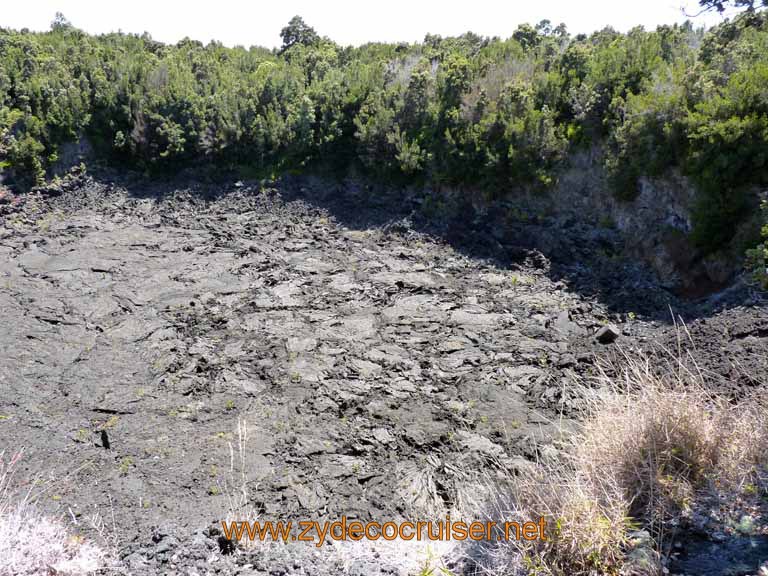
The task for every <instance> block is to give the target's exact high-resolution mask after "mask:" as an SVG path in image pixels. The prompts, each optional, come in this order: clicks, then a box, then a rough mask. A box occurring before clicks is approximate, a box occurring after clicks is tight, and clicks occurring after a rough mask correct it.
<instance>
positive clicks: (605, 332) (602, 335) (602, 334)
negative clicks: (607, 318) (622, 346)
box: [595, 324, 621, 344]
mask: <svg viewBox="0 0 768 576" xmlns="http://www.w3.org/2000/svg"><path fill="white" fill-rule="evenodd" d="M620 335H621V332H619V329H618V328H616V326H613V325H611V324H609V325H608V326H603V327H602V328H600V330H598V331H597V332H596V333H595V340H597V341H598V342H600V344H611V343H613V342H615V341H616V340H617V339H618V337H619V336H620Z"/></svg>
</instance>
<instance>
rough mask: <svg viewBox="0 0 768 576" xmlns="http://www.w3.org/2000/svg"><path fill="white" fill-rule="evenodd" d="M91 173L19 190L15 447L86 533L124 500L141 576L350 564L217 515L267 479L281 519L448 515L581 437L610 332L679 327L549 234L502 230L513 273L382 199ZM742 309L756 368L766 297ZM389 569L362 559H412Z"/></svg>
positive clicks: (745, 346)
mask: <svg viewBox="0 0 768 576" xmlns="http://www.w3.org/2000/svg"><path fill="white" fill-rule="evenodd" d="M67 186H68V189H67V190H66V191H64V192H63V193H60V192H61V191H60V190H49V191H48V192H47V193H45V192H41V193H37V194H31V195H29V196H28V197H26V198H25V199H24V200H23V201H17V202H14V203H12V204H5V205H3V207H2V209H3V211H4V212H3V218H4V219H3V223H2V227H0V324H1V325H2V326H3V330H2V331H0V350H1V351H2V352H0V390H1V393H0V438H2V439H3V440H2V442H0V450H2V449H6V450H11V449H13V448H14V447H16V446H25V447H26V448H27V454H26V458H25V460H24V462H25V463H26V466H27V467H28V468H27V470H25V471H24V473H25V474H26V475H28V476H29V477H32V476H34V474H35V473H42V474H44V475H45V477H46V478H49V479H50V480H51V484H50V488H49V490H48V492H47V494H48V496H50V498H49V500H50V505H51V506H52V507H55V508H57V509H59V510H63V511H71V516H72V517H74V518H78V519H80V521H79V524H81V525H82V526H85V528H84V529H86V530H87V522H85V519H87V518H88V517H89V516H90V515H92V514H93V513H99V514H101V515H102V516H103V517H105V518H108V519H109V521H108V522H107V524H108V525H110V526H111V528H110V530H111V532H112V533H113V536H114V537H115V540H116V542H117V543H118V544H117V549H118V554H117V556H118V559H119V560H120V562H121V564H122V567H121V568H116V569H115V570H117V571H122V572H124V573H130V574H157V573H168V574H207V573H223V574H228V573H235V572H233V571H234V570H235V569H236V567H237V566H240V568H238V569H239V570H241V572H239V573H243V574H250V573H255V574H286V573H307V574H309V573H312V574H318V573H329V574H333V573H338V572H339V570H340V566H341V565H342V564H344V562H346V565H347V567H349V566H348V565H349V562H348V560H349V559H348V558H347V559H346V560H344V561H343V560H340V559H337V561H334V562H335V563H334V562H331V561H330V560H328V558H327V557H325V559H324V560H322V561H320V560H318V559H317V555H318V554H320V552H319V551H317V550H316V549H314V547H312V546H311V545H309V544H304V543H295V544H292V545H289V546H278V547H263V548H262V549H260V550H259V551H258V552H256V553H255V554H251V555H242V556H241V555H234V556H233V555H226V554H225V552H226V551H227V550H226V549H222V547H221V546H220V538H219V536H220V533H219V532H218V530H217V528H216V523H217V522H218V521H219V520H221V519H223V518H225V517H226V516H227V514H228V511H229V510H230V509H231V507H232V502H233V500H237V498H238V495H239V494H241V493H242V490H245V493H246V495H247V500H248V504H249V506H250V507H252V508H253V509H254V510H255V511H256V512H257V513H258V514H259V515H260V517H261V518H262V519H270V520H277V519H283V520H294V521H297V520H300V519H305V518H309V519H329V520H336V519H338V518H339V517H341V516H342V515H345V516H346V517H347V518H349V519H355V518H357V519H361V520H377V521H381V522H383V521H386V520H397V519H405V518H413V516H414V515H417V514H420V515H421V516H422V517H431V516H432V515H434V514H441V513H444V512H445V511H448V510H450V509H451V508H452V507H453V506H454V505H455V504H456V503H457V502H459V501H460V500H461V498H462V494H463V492H462V491H463V490H466V489H467V487H468V486H470V485H471V481H472V480H474V479H476V478H477V476H478V475H483V474H490V475H493V474H514V473H515V472H516V471H517V470H519V469H520V468H521V467H524V466H526V463H527V462H530V461H531V460H535V459H546V458H550V457H553V455H555V454H557V449H558V446H559V442H560V435H561V433H562V431H563V430H565V431H567V430H568V429H569V428H570V427H573V426H575V425H576V420H577V417H578V407H579V400H580V398H579V396H578V394H577V393H576V392H575V388H574V383H575V382H576V380H577V379H578V378H579V377H580V376H586V375H588V374H590V373H591V371H592V370H593V363H594V358H595V354H596V353H598V354H600V353H602V352H603V351H605V350H606V349H608V348H612V347H613V346H615V344H599V343H598V342H597V341H596V340H595V338H594V334H595V333H596V331H597V330H598V329H600V328H601V327H603V326H604V325H606V324H608V323H613V324H615V325H616V326H617V330H616V334H615V335H616V336H617V337H618V340H617V342H618V343H619V344H623V345H625V346H626V347H629V348H631V347H649V346H651V345H652V343H653V342H655V341H656V340H657V339H659V338H661V339H663V338H670V336H669V335H668V334H669V331H670V327H669V326H665V325H664V324H663V323H660V322H658V321H646V320H644V319H643V318H642V317H635V316H634V315H627V314H625V313H621V314H620V313H617V312H615V311H611V310H610V309H609V308H608V307H607V306H606V305H605V304H604V303H603V302H602V301H601V300H600V299H599V298H598V297H597V296H595V295H591V296H589V297H587V296H585V295H584V294H582V293H579V292H578V291H576V290H574V289H573V288H569V284H568V282H567V281H566V279H565V278H564V277H563V276H559V277H558V275H556V274H553V273H552V268H551V266H550V263H549V261H548V259H547V258H545V257H543V256H542V255H541V253H540V252H537V251H536V250H531V249H528V248H525V249H523V248H520V249H514V250H511V249H510V250H511V252H510V251H509V250H507V248H508V247H506V246H501V245H499V246H501V250H502V251H505V253H514V254H515V255H516V258H515V261H514V262H512V261H509V262H507V263H505V264H503V265H500V264H499V261H498V260H493V259H491V258H485V257H478V255H477V254H476V253H473V251H472V250H467V249H465V248H466V246H467V245H468V244H467V242H466V240H467V238H469V236H468V234H470V235H471V230H470V231H469V232H468V231H467V230H464V229H461V230H459V232H460V233H457V234H458V236H459V237H460V238H461V239H462V241H461V242H459V243H456V244H455V247H452V246H451V245H449V244H448V243H447V242H445V241H444V240H440V239H438V238H435V237H434V236H433V235H429V234H427V233H425V232H423V231H419V230H418V229H417V228H414V227H413V226H412V225H411V224H410V223H409V221H408V219H407V217H408V215H409V212H408V211H407V210H406V211H405V213H403V212H402V210H399V209H393V208H392V206H391V205H387V203H386V202H384V201H382V199H381V198H378V199H375V201H371V199H370V198H368V199H365V198H362V199H361V197H360V194H358V193H351V192H350V193H349V194H347V193H346V192H343V191H336V194H335V195H329V194H328V193H317V194H315V193H314V192H313V191H312V190H308V189H306V188H302V187H301V186H298V185H286V186H285V187H284V188H280V189H276V188H261V187H257V186H253V187H249V186H243V185H240V184H238V185H237V186H235V185H230V186H218V187H216V188H215V193H213V192H211V190H209V189H207V188H206V187H204V186H201V185H194V186H186V187H184V186H169V187H167V188H163V187H162V186H160V185H152V186H150V185H145V184H141V185H135V184H130V183H128V184H127V185H126V186H123V185H118V184H114V183H108V182H100V181H94V180H92V179H89V178H81V179H79V180H77V181H74V182H73V183H70V184H69V185H67ZM153 186H154V187H153ZM136 190H140V192H136ZM356 210H357V212H355V211H356ZM362 211H367V212H366V218H362V217H361V213H362ZM354 215H356V216H358V217H360V218H358V219H356V218H355V217H353V216H354ZM403 218H405V220H403ZM403 222H405V223H403ZM577 232H578V231H571V232H568V231H563V235H564V236H563V238H565V239H568V238H571V239H572V240H573V242H578V237H572V236H568V234H576V233H577ZM578 233H580V232H578ZM448 239H449V240H450V235H449V237H448ZM481 239H482V236H481V235H480V236H478V235H474V236H472V243H473V244H472V245H476V244H478V243H480V242H481ZM496 243H497V244H498V241H496ZM573 266H576V267H578V266H580V267H581V268H580V269H581V270H582V273H584V274H587V273H588V272H589V267H588V266H589V263H583V262H575V263H573ZM643 282H645V283H646V285H647V286H651V289H652V290H654V292H653V294H652V295H651V296H648V295H647V294H646V295H644V296H642V298H648V299H649V300H648V301H653V302H656V301H657V300H664V298H665V297H666V292H665V291H664V290H663V289H661V288H654V287H653V284H652V282H649V281H647V280H643ZM649 290H650V289H649ZM598 295H599V294H598ZM734 310H735V311H734ZM734 310H731V312H730V314H731V315H732V316H733V315H736V318H737V320H736V324H738V326H748V328H746V329H745V330H746V331H745V332H744V331H742V332H743V333H742V332H733V331H731V332H730V334H731V340H730V342H731V343H732V345H733V346H734V347H735V348H734V349H738V350H737V353H743V358H746V359H750V360H749V361H750V362H753V364H750V366H752V367H753V371H752V372H753V376H754V377H755V380H756V381H757V380H759V374H755V373H754V372H755V371H757V370H765V358H766V355H765V352H766V351H767V350H766V343H767V342H768V332H766V330H765V326H766V323H765V318H766V316H765V311H764V308H761V307H759V306H753V307H751V308H739V309H734ZM732 316H728V317H727V318H726V319H725V320H724V321H723V322H725V323H726V324H727V323H728V322H733V318H732ZM723 322H721V319H720V316H718V315H712V316H711V317H710V318H708V319H704V320H701V321H700V324H701V325H705V324H706V327H707V328H706V329H702V330H704V331H705V332H706V330H712V331H714V332H718V331H719V330H721V327H722V326H724V325H725V324H724V323H723ZM698 325H699V324H697V326H698ZM692 333H693V334H694V335H695V334H696V332H695V330H694V331H692ZM704 339H705V340H706V341H709V336H707V335H706V334H704ZM605 341H606V342H609V341H613V338H608V339H606V340H605ZM731 352H732V351H730V352H729V356H730V357H734V356H732V355H731ZM706 353H707V354H708V355H709V356H711V357H712V362H713V364H716V363H717V362H726V360H725V359H724V358H723V352H722V350H721V349H720V348H718V347H716V346H712V347H710V348H707V352H706ZM761 354H762V356H761ZM718 359H719V360H718ZM746 361H747V360H745V362H746ZM238 431H239V433H238ZM541 446H543V448H542V447H541ZM69 515H70V514H69V512H68V516H69ZM113 518H114V521H113V520H112V519H113ZM299 544H300V545H299ZM225 548H226V547H225ZM371 562H372V561H371V560H370V559H368V560H365V561H363V563H362V565H361V566H358V567H357V568H354V566H353V568H354V570H359V571H360V572H359V573H366V574H373V573H379V572H380V573H388V572H387V571H388V570H389V571H390V572H391V571H392V570H395V568H393V567H391V566H390V567H387V564H386V562H384V561H381V562H377V563H371ZM353 564H354V562H353ZM354 570H353V571H354Z"/></svg>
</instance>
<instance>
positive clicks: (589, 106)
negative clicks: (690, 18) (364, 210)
mask: <svg viewBox="0 0 768 576" xmlns="http://www.w3.org/2000/svg"><path fill="white" fill-rule="evenodd" d="M736 4H737V5H738V6H742V7H746V8H747V9H746V10H744V11H743V12H742V13H741V14H740V15H739V16H737V17H736V18H735V19H734V20H733V21H726V22H724V23H723V24H721V25H719V26H717V27H715V28H713V29H711V30H709V31H706V32H705V31H704V30H701V29H694V28H693V26H692V25H691V24H690V23H686V24H683V25H674V26H660V27H658V28H657V29H656V30H655V31H646V30H644V29H642V28H639V27H638V28H635V29H632V30H630V31H629V32H628V33H626V34H622V33H618V32H616V31H614V30H612V29H610V28H606V29H603V30H600V31H598V32H595V33H593V34H591V35H589V36H587V35H583V34H582V35H577V36H572V35H570V34H569V33H568V31H567V28H566V26H565V25H563V24H561V25H558V26H553V25H552V23H551V22H549V21H547V20H544V21H542V22H539V23H538V24H537V25H536V26H530V25H527V24H526V25H521V26H519V27H518V28H517V30H515V31H514V33H513V34H512V36H511V37H510V38H508V39H500V38H485V37H481V36H478V35H475V34H472V33H466V34H464V35H462V36H458V37H451V38H442V37H440V36H436V35H427V36H426V37H425V39H424V41H423V42H422V43H420V44H405V43H401V44H381V43H370V44H366V45H363V46H360V47H342V46H339V45H337V44H336V43H334V42H333V41H332V40H330V39H328V38H325V37H322V36H320V35H319V34H318V33H317V32H315V30H313V29H312V28H311V27H310V26H309V25H307V24H306V23H305V22H304V21H303V20H302V19H301V18H299V17H296V18H294V19H292V20H291V22H289V24H288V25H287V26H286V27H285V28H284V29H283V30H282V33H281V35H282V38H283V41H284V43H283V46H282V47H281V48H280V49H276V50H268V49H265V48H259V47H251V48H249V49H246V48H243V47H239V46H238V47H234V48H227V47H224V46H223V45H221V44H220V43H216V42H211V43H209V44H208V45H203V44H202V43H200V42H197V41H193V40H189V39H185V40H182V41H181V42H179V43H177V44H176V45H165V44H162V43H159V42H156V41H154V40H152V38H151V37H150V36H149V35H147V34H144V35H141V36H138V35H127V34H121V33H117V34H106V35H100V36H91V35H88V34H86V33H84V32H83V31H81V30H78V29H77V28H75V27H74V26H73V25H72V24H70V23H69V22H68V21H67V20H66V19H65V18H64V17H63V16H62V15H61V14H59V15H57V17H56V19H55V20H54V22H53V23H52V26H51V30H50V31H49V32H46V33H32V32H29V31H24V30H23V31H13V30H7V29H0V167H1V168H5V169H6V181H7V182H10V183H11V184H13V185H15V186H16V187H18V188H20V189H23V188H26V187H29V186H32V185H35V184H38V183H40V182H41V181H42V180H43V179H44V178H45V176H46V173H47V172H49V171H50V169H51V167H52V166H53V165H55V164H56V162H57V160H58V159H59V155H60V153H61V152H62V149H61V145H62V144H63V143H65V142H69V141H76V140H77V139H79V138H81V137H82V136H83V135H87V136H88V140H89V142H91V143H92V144H93V147H94V148H95V152H96V154H97V155H98V156H99V157H101V158H103V159H105V160H108V161H109V162H112V163H116V164H125V165H129V166H132V167H137V168H140V169H143V170H146V171H149V172H153V173H154V172H158V171H165V170H178V169H180V168H182V167H184V166H189V165H193V164H194V165H197V166H200V165H208V166H210V167H212V168H215V169H241V170H248V172H249V173H251V174H263V175H268V174H273V173H276V172H281V171H285V170H294V169H303V168H307V167H312V168H313V169H324V170H331V171H333V172H346V171H347V170H349V169H350V168H352V169H354V170H357V171H359V172H363V173H365V174H367V175H368V176H369V177H374V178H386V179H388V180H390V181H396V182H413V183H423V182H430V183H433V184H449V185H456V186H472V187H476V188H482V189H484V190H486V191H488V193H490V194H492V195H499V194H501V193H506V192H508V191H510V190H514V189H516V188H528V189H530V188H546V187H548V186H550V185H551V184H552V183H553V182H554V181H555V180H556V178H557V174H558V169H559V168H560V166H561V164H562V162H563V160H564V158H566V156H567V153H568V152H569V151H574V150H577V149H579V148H583V147H588V146H592V145H595V144H599V145H600V146H601V147H602V149H603V150H604V152H605V154H604V162H605V167H606V170H607V173H608V175H609V178H610V181H611V183H612V185H613V187H614V189H615V191H616V194H617V195H618V196H619V197H621V198H627V199H629V198H632V197H633V196H634V195H635V194H636V193H637V188H638V185H637V183H638V178H639V177H640V176H643V175H647V176H659V175H662V174H664V173H665V172H666V171H668V170H670V169H672V168H677V169H679V170H680V171H682V172H683V173H684V174H687V175H688V176H689V177H690V178H691V180H692V181H693V182H694V183H695V184H696V186H697V188H698V190H699V192H700V194H699V200H698V206H697V208H696V211H695V224H696V228H695V231H694V238H695V240H696V241H697V242H698V244H699V245H700V246H701V247H702V248H703V249H704V250H716V249H718V248H719V247H721V246H722V245H723V244H724V243H726V242H728V241H729V240H730V239H731V237H732V236H733V234H734V231H735V228H736V224H737V223H738V222H739V221H740V220H741V219H742V218H743V217H744V216H745V214H746V213H747V212H748V211H749V206H750V203H749V202H748V194H747V192H748V191H749V190H752V189H754V188H755V187H759V186H764V185H766V184H767V183H768V93H767V92H766V89H765V86H767V85H768V13H766V11H764V10H760V9H759V8H761V7H762V0H758V1H757V2H744V1H742V0H738V1H737V2H736ZM702 5H703V6H704V7H705V8H710V9H721V8H722V6H723V3H722V2H709V1H704V2H702Z"/></svg>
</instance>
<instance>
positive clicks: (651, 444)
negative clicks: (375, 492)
mask: <svg viewBox="0 0 768 576" xmlns="http://www.w3.org/2000/svg"><path fill="white" fill-rule="evenodd" d="M691 364H692V363H690V362H687V363H684V362H681V361H678V360H673V361H671V362H669V366H668V367H667V368H665V369H664V370H658V369H654V367H655V364H654V363H653V362H651V361H650V360H649V359H647V358H646V359H637V358H634V359H632V358H628V357H623V358H621V359H620V361H619V362H617V363H613V364H610V365H609V364H606V365H604V366H603V367H602V370H601V372H600V375H599V376H598V381H599V384H601V386H600V387H599V388H600V389H602V390H603V393H602V394H599V395H597V394H596V395H593V397H592V400H591V416H590V417H589V418H588V419H587V420H586V422H585V424H584V427H583V429H582V431H581V433H580V434H578V435H576V436H575V437H574V438H573V439H572V446H571V449H570V451H569V453H568V456H567V458H565V459H563V461H562V462H560V463H559V464H555V465H552V464H550V465H548V466H545V465H537V466H535V467H533V468H532V470H531V472H530V473H527V474H523V475H522V476H520V477H517V478H514V479H511V480H510V482H509V483H508V484H507V485H505V486H503V487H499V486H496V487H495V490H494V494H493V497H492V498H491V500H490V501H491V505H490V509H489V514H488V515H489V516H491V517H495V518H497V519H499V520H502V521H504V520H530V519H534V518H538V517H539V516H544V517H545V518H546V519H547V526H548V527H549V528H550V539H549V540H548V541H547V542H534V543H529V542H508V543H483V544H482V545H479V546H478V545H476V546H474V547H473V549H472V550H470V551H469V556H470V557H471V559H472V562H473V563H474V565H475V567H476V571H477V572H478V573H487V574H553V575H555V574H558V575H568V576H576V575H581V574H638V575H639V574H645V575H650V574H657V573H660V572H659V570H660V564H659V562H658V558H659V557H661V555H663V554H664V553H665V552H666V551H667V549H668V548H667V547H668V545H669V544H670V543H671V539H672V537H673V536H674V533H675V531H676V530H678V528H679V527H680V526H682V525H684V524H685V522H686V521H687V520H688V519H690V518H691V517H692V515H693V514H695V513H706V512H707V510H706V507H707V506H710V505H711V503H712V502H718V503H719V504H720V505H721V506H722V504H723V503H724V502H726V503H728V502H736V501H737V500H739V499H742V498H743V497H744V496H745V495H757V497H758V498H759V494H768V399H767V398H766V394H765V393H763V394H762V396H760V395H754V396H752V397H749V398H745V399H743V400H741V401H739V402H732V401H729V399H726V398H723V397H718V396H715V395H713V394H710V393H708V392H707V390H706V389H705V387H704V385H703V382H704V379H703V377H702V376H701V374H699V373H698V372H697V371H696V370H695V368H694V369H690V368H688V367H687V366H689V365H691ZM694 366H695V365H694ZM719 513H720V514H721V517H727V516H728V510H725V511H724V514H723V510H720V511H719ZM732 515H733V516H735V517H738V516H737V515H738V511H737V510H735V509H734V510H733V511H732ZM639 529H642V530H645V531H646V532H647V533H648V534H650V537H651V539H652V541H651V546H649V547H648V548H647V549H646V550H645V551H644V555H640V554H638V553H635V554H634V556H635V558H636V559H640V558H641V556H642V558H643V560H642V561H641V560H635V561H633V562H629V561H628V560H627V559H628V557H629V555H630V553H631V551H632V547H633V541H632V535H633V533H636V532H635V531H637V530H639Z"/></svg>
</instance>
